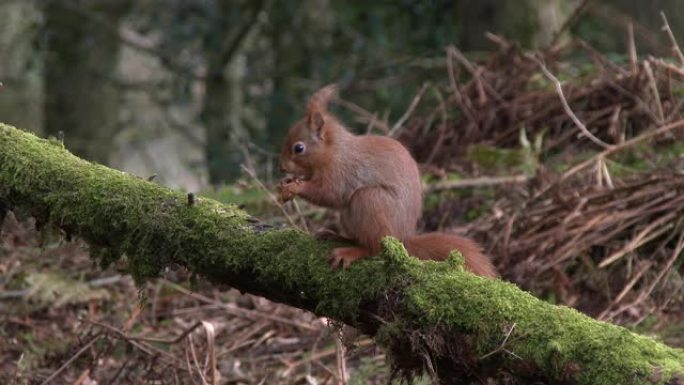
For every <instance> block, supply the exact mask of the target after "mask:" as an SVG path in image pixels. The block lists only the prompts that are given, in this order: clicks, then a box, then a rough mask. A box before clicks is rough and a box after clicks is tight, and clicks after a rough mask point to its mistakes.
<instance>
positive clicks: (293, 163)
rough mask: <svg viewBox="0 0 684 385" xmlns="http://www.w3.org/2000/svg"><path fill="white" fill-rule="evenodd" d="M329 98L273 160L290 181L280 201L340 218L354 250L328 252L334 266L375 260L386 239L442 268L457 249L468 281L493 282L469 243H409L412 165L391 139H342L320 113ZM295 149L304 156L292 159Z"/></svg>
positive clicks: (418, 194)
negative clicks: (296, 200)
mask: <svg viewBox="0 0 684 385" xmlns="http://www.w3.org/2000/svg"><path fill="white" fill-rule="evenodd" d="M335 91H336V88H335V86H328V87H325V88H323V89H321V90H319V91H318V92H316V94H314V95H313V96H312V97H311V99H310V100H309V103H308V106H307V112H306V117H305V119H303V120H302V121H300V122H298V123H297V124H296V125H295V126H294V127H292V128H291V129H290V132H289V133H288V135H287V138H286V140H285V145H284V146H283V149H282V152H281V154H280V167H281V169H282V171H284V172H286V173H288V174H290V176H288V177H286V178H284V179H283V180H282V181H281V182H280V184H279V186H278V189H279V191H280V194H281V198H282V199H283V200H289V199H291V198H293V197H294V196H299V197H301V198H304V199H305V200H307V201H309V202H311V203H313V204H316V205H319V206H324V207H329V208H333V209H337V210H339V211H340V217H341V225H342V230H343V232H344V234H343V235H344V236H346V237H347V238H349V239H352V240H353V241H355V242H356V243H358V244H359V246H361V247H354V248H338V249H335V250H333V253H332V262H333V266H336V265H337V264H339V263H340V262H342V264H343V267H347V266H348V265H349V264H350V263H351V262H353V261H355V260H357V259H359V258H363V257H365V256H368V255H373V254H377V253H378V252H379V251H380V240H381V239H382V238H383V237H385V236H388V235H391V236H394V237H396V238H399V239H400V240H401V241H403V242H404V243H405V244H406V245H407V248H408V250H409V251H410V252H411V253H412V254H413V255H415V256H417V257H419V258H421V259H434V260H444V259H446V258H447V257H448V255H449V253H450V252H451V250H453V249H458V250H459V251H461V253H462V254H463V255H464V257H465V259H466V266H467V267H468V268H470V270H472V271H473V272H474V273H476V274H480V275H483V276H489V277H493V276H495V275H496V274H495V273H494V269H493V267H492V266H491V263H490V262H489V259H488V258H487V257H486V256H484V255H483V254H482V252H481V250H480V248H479V246H477V244H475V243H474V242H473V241H471V240H469V239H466V238H461V237H454V236H449V235H446V234H437V233H430V234H423V235H419V236H415V234H416V225H417V222H418V219H419V217H420V214H421V211H422V201H423V198H422V184H421V181H420V173H419V171H418V166H417V164H416V162H415V160H414V159H413V157H411V154H409V152H408V151H407V150H406V148H404V146H402V145H401V144H400V143H399V142H397V141H396V140H394V139H392V138H389V137H386V136H356V135H353V134H351V133H350V132H348V131H347V130H346V129H345V127H344V126H343V125H342V124H341V123H340V122H338V121H337V119H336V118H335V117H334V116H332V115H331V114H329V113H328V112H327V109H326V106H327V103H328V101H329V99H330V98H332V97H333V95H334V94H335ZM295 144H300V145H303V146H304V147H305V151H304V152H302V153H296V152H295V151H294V146H295ZM409 245H411V246H409Z"/></svg>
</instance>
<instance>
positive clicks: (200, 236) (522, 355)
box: [0, 125, 684, 385]
mask: <svg viewBox="0 0 684 385" xmlns="http://www.w3.org/2000/svg"><path fill="white" fill-rule="evenodd" d="M0 202H4V203H3V204H4V205H7V206H8V207H9V208H10V209H13V210H21V211H25V212H28V213H30V214H31V215H34V216H35V217H36V218H37V219H38V220H39V221H41V222H48V223H50V224H52V225H56V226H59V227H60V228H62V229H63V230H64V231H66V232H68V233H71V234H74V235H78V236H80V237H82V238H83V239H85V240H86V241H87V242H88V243H89V244H90V245H91V250H92V254H93V255H94V256H96V257H98V258H100V260H101V261H103V262H104V263H110V262H112V261H114V260H116V259H117V258H119V257H121V256H122V255H126V258H127V259H128V261H129V264H130V268H131V274H133V275H134V277H135V278H136V279H137V280H138V281H142V280H145V279H148V278H153V277H156V276H157V275H158V274H159V273H160V271H161V269H162V268H163V267H165V266H167V265H170V264H180V265H183V266H186V267H187V268H188V269H190V270H191V271H193V272H196V273H198V274H201V275H203V276H205V277H206V278H208V279H210V280H212V281H214V282H221V283H226V284H228V285H231V286H233V287H235V288H237V289H240V290H242V291H245V292H249V293H254V294H258V295H262V296H264V297H266V298H269V299H271V300H274V301H278V302H282V303H286V304H289V305H292V306H297V307H300V308H302V309H307V310H310V311H313V312H315V313H317V314H319V315H321V316H327V317H330V318H333V319H336V320H339V321H342V322H345V323H348V324H351V325H353V326H355V327H357V328H359V329H361V330H363V331H364V332H366V333H368V334H370V335H373V336H374V337H375V339H376V341H378V343H380V344H381V345H383V346H384V347H385V348H387V349H388V351H389V356H390V358H391V360H392V362H393V364H394V367H395V368H396V369H397V370H399V371H400V372H405V373H407V374H411V373H413V372H415V371H427V372H428V373H431V374H432V375H434V376H435V377H436V378H438V379H439V380H440V382H442V383H469V382H472V381H475V382H479V381H483V382H484V381H485V379H486V378H488V377H492V378H500V379H503V378H506V379H507V380H508V381H512V382H518V383H520V382H527V381H530V380H537V381H541V382H544V383H558V382H564V383H578V384H611V385H612V384H666V383H667V384H681V383H682V376H683V375H684V351H682V350H680V349H674V348H670V347H667V346H665V345H663V344H661V343H659V342H657V341H655V340H653V339H651V338H648V337H644V336H640V335H637V334H634V333H631V332H630V331H628V330H626V329H624V328H621V327H618V326H614V325H610V324H607V323H602V322H598V321H595V320H593V319H591V318H589V317H586V316H584V315H582V314H580V313H579V312H577V311H575V310H573V309H569V308H566V307H562V306H553V305H550V304H548V303H545V302H542V301H540V300H538V299H536V298H534V297H532V296H531V295H529V294H528V293H525V292H523V291H521V290H519V289H518V288H517V287H516V286H514V285H512V284H509V283H506V282H502V281H498V280H497V281H494V280H488V279H484V278H480V277H476V276H474V275H472V274H470V273H468V272H465V271H464V270H463V269H462V268H459V263H458V261H459V258H458V256H457V255H455V256H454V257H453V258H451V259H450V261H448V262H446V263H436V262H420V261H418V260H416V259H414V258H410V257H408V256H407V254H406V250H405V249H404V248H403V246H402V245H401V244H400V243H398V242H397V241H395V240H392V239H386V240H385V241H384V244H383V247H384V249H383V253H382V255H381V256H379V257H375V258H369V259H367V260H364V261H360V262H357V263H355V264H353V265H352V267H351V268H350V269H349V270H346V271H331V269H330V268H329V267H328V265H327V264H326V262H325V256H326V254H327V253H328V252H329V249H330V245H329V244H327V243H324V242H317V241H315V240H313V239H312V238H311V237H310V236H309V235H307V234H305V233H303V232H300V231H297V230H293V229H278V230H264V228H263V226H261V225H259V224H258V223H255V221H254V220H252V219H251V218H250V216H249V215H248V214H247V213H245V212H243V211H241V210H239V209H238V208H237V207H235V206H230V205H222V204H219V203H217V202H215V201H212V200H209V199H201V198H200V199H199V200H197V201H196V202H195V203H194V204H189V203H188V199H187V195H185V194H182V193H179V192H175V191H172V190H169V189H167V188H164V187H161V186H158V185H155V184H153V183H150V182H148V181H146V180H144V179H141V178H138V177H135V176H132V175H129V174H126V173H123V172H120V171H116V170H112V169H109V168H107V167H104V166H101V165H96V164H91V163H88V162H86V161H84V160H81V159H79V158H77V157H75V156H73V155H71V154H70V153H69V152H68V151H66V150H65V149H64V148H63V146H62V144H61V142H59V141H53V140H43V139H39V138H37V137H35V136H34V135H32V134H29V133H26V132H23V131H20V130H17V129H15V128H13V127H10V126H6V125H0Z"/></svg>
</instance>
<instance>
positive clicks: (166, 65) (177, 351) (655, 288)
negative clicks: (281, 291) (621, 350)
mask: <svg viewBox="0 0 684 385" xmlns="http://www.w3.org/2000/svg"><path fill="white" fill-rule="evenodd" d="M661 12H662V13H661ZM664 15H666V19H665V18H664V17H663V16H664ZM668 22H669V23H668ZM665 25H667V28H663V27H664V26H665ZM677 41H679V43H681V44H684V7H682V4H681V0H649V1H643V0H594V1H591V0H590V1H585V0H519V1H503V0H499V1H496V0H477V1H476V0H454V1H446V0H424V1H419V0H398V1H369V2H349V1H337V0H301V1H275V0H244V1H241V0H233V1H218V0H193V1H183V0H163V1H162V0H141V1H130V0H73V1H69V0H52V1H51V0H0V82H2V84H3V85H2V87H1V88H0V121H2V122H4V123H8V124H12V125H15V126H17V127H20V128H23V129H26V130H30V131H33V132H35V133H37V134H39V135H42V136H54V137H56V138H59V139H61V140H63V141H64V144H65V146H66V147H67V148H68V149H70V150H71V151H72V152H74V153H75V154H77V155H78V156H81V157H83V158H85V159H88V160H91V161H95V162H99V163H103V164H106V165H108V166H111V167H114V168H117V169H120V170H124V171H127V172H130V173H133V174H135V175H138V176H141V177H145V178H147V177H152V176H155V175H156V179H155V182H157V183H160V184H163V185H167V186H170V187H173V188H178V189H183V190H186V191H192V192H198V193H201V194H203V195H205V196H209V197H213V198H216V199H219V200H222V201H225V202H235V203H239V204H242V205H244V206H245V207H246V209H247V210H248V211H250V212H251V213H254V214H257V215H259V216H260V217H261V218H262V219H263V220H265V221H267V222H269V221H271V222H272V223H288V221H289V222H290V223H291V224H296V225H299V226H302V227H303V228H305V229H313V228H315V227H317V226H320V225H322V224H323V223H326V222H328V221H332V220H334V218H333V216H331V215H329V214H327V213H326V212H325V211H324V210H320V209H317V208H315V207H312V206H308V205H305V204H302V203H301V202H300V206H301V207H299V206H297V207H289V206H288V207H286V208H283V210H281V209H280V208H278V207H277V205H276V204H274V203H273V201H272V200H271V198H270V196H269V194H268V192H267V190H268V189H271V190H272V187H273V182H274V181H275V180H277V178H278V177H279V175H278V167H277V154H278V152H279V148H280V145H281V141H282V138H283V137H284V135H285V133H286V132H287V130H288V129H289V127H290V126H291V125H292V124H293V123H294V122H295V121H296V120H298V119H299V118H300V117H301V116H302V113H303V110H304V106H305V102H306V99H307V97H308V96H309V95H310V94H311V93H312V92H313V91H315V90H316V89H318V88H320V87H321V86H323V85H326V84H328V83H332V82H337V83H339V84H340V85H341V88H342V92H341V98H340V100H338V101H337V102H336V103H335V105H334V106H333V109H334V111H336V113H338V114H339V115H340V117H342V119H343V120H344V121H345V122H346V123H347V124H348V127H350V128H351V129H352V130H354V131H356V132H358V133H364V132H372V133H376V134H390V135H393V136H395V137H397V138H399V139H400V140H402V141H403V142H404V143H405V144H406V145H407V147H409V149H410V150H411V151H412V152H413V154H414V155H415V156H416V158H417V159H418V161H419V163H420V165H421V168H422V171H423V174H424V179H425V183H426V186H427V193H426V198H425V215H424V220H423V223H422V224H421V226H422V227H423V228H424V229H429V230H434V229H447V230H449V231H455V232H467V233H468V234H470V235H471V236H474V237H476V238H477V239H478V240H480V241H481V242H482V243H483V244H484V245H485V247H486V248H487V249H488V252H489V253H490V254H491V255H492V256H493V257H494V259H495V261H496V264H497V266H498V267H499V269H500V270H501V272H502V275H503V277H504V278H505V279H508V280H511V281H513V282H515V283H517V284H519V285H520V286H521V287H523V288H524V289H526V290H529V291H531V292H533V293H534V294H535V295H537V296H539V297H541V298H544V299H546V300H548V301H551V302H555V303H561V304H566V305H570V306H574V307H577V308H578V309H580V310H581V311H584V312H586V313H588V314H590V315H591V316H594V317H597V318H600V319H603V320H609V321H613V322H616V323H620V324H623V325H626V326H630V327H633V328H635V329H636V330H639V331H642V332H644V333H650V334H653V335H658V336H659V338H663V339H664V340H665V341H666V342H668V343H669V344H671V345H675V346H684V330H682V327H681V325H684V323H682V322H681V321H682V318H684V317H682V314H683V310H684V306H682V305H683V303H684V301H683V300H682V297H683V295H684V293H682V288H683V287H684V280H682V279H681V274H680V272H681V270H682V261H683V259H682V258H681V252H682V249H683V248H684V238H683V237H682V234H684V233H683V232H682V231H683V223H682V219H681V218H684V216H683V214H684V213H683V212H682V211H684V209H682V207H684V202H682V199H681V198H682V193H683V192H684V180H683V178H682V170H684V164H683V163H684V162H683V159H684V135H682V131H681V130H679V131H678V130H669V129H667V127H668V125H670V124H673V123H676V122H678V121H680V120H681V119H682V116H681V114H682V105H683V101H684V99H683V98H682V97H683V96H684V87H682V81H683V80H684V57H682V56H681V52H679V53H677V51H676V49H673V48H676V42H677ZM545 70H546V71H548V72H544V71H545ZM554 74H555V76H556V77H557V78H558V79H560V81H561V82H562V83H563V90H564V93H565V94H564V97H565V98H567V101H568V103H569V107H570V108H571V110H572V111H574V114H576V116H577V117H578V118H579V119H580V120H581V121H583V122H584V124H586V128H584V130H580V129H578V128H577V125H576V124H575V123H574V122H573V120H572V116H571V114H569V113H568V111H567V109H566V108H565V107H564V106H563V104H562V102H561V99H560V98H559V95H558V94H557V90H556V89H555V88H554V85H555V83H554V78H553V76H554ZM663 127H665V128H666V129H665V130H663V131H658V132H663V133H664V136H658V137H657V138H656V135H655V133H656V130H659V129H661V128H663ZM585 130H588V131H589V132H590V133H589V134H587V133H586V132H584V131H585ZM656 139H657V140H656ZM612 155H614V156H612ZM609 156H612V157H611V158H610V159H608V157H609ZM245 170H247V172H246V173H245ZM105 220H106V219H105ZM58 235H59V234H57V235H55V234H47V235H46V234H45V233H44V232H41V233H38V232H36V231H35V230H34V229H33V227H32V224H31V223H30V221H28V220H26V219H20V220H14V219H13V218H9V219H7V220H6V221H5V224H4V232H3V238H2V248H0V272H1V273H2V278H0V321H1V322H0V373H2V374H0V380H2V379H6V380H7V381H10V382H7V381H0V382H3V383H41V382H42V381H43V380H45V379H47V378H49V377H50V376H54V378H56V379H59V380H55V383H79V384H85V383H92V382H87V381H98V382H97V383H103V384H104V383H117V381H121V383H144V382H145V381H156V380H159V381H162V382H164V383H175V382H174V381H180V382H179V383H190V382H188V381H196V383H202V381H206V378H204V377H203V376H204V375H205V374H206V363H205V362H204V358H202V357H203V356H202V357H200V358H197V357H194V356H193V358H194V361H193V359H192V358H191V359H188V358H187V357H189V356H188V354H189V353H188V352H189V351H192V354H193V355H194V354H195V352H197V355H203V354H206V346H207V344H214V343H215V344H216V346H217V349H218V351H219V352H218V353H216V354H218V355H219V357H220V358H219V365H220V370H219V371H220V373H221V378H222V380H221V383H231V384H238V383H249V384H252V383H254V384H261V383H292V384H295V383H296V384H322V383H340V381H342V379H344V378H345V377H348V378H349V381H350V383H356V384H367V383H369V384H370V383H385V381H386V379H387V376H388V371H387V368H386V367H385V366H384V361H383V359H382V352H380V351H379V350H378V349H377V348H376V347H374V346H373V345H372V343H371V342H370V340H364V339H363V338H362V337H359V339H358V340H357V341H356V347H355V348H354V349H351V350H350V352H349V353H348V354H347V355H346V356H345V355H344V354H341V353H340V352H341V351H342V347H341V346H340V343H339V342H335V341H336V339H335V334H336V332H335V329H334V328H332V329H331V328H329V327H327V326H326V321H325V320H321V319H316V318H315V317H314V316H312V315H310V314H304V313H303V312H300V311H298V310H296V309H291V308H287V307H284V306H281V305H277V304H273V303H270V302H268V301H265V300H263V299H260V298H255V297H251V296H242V295H239V294H238V293H235V292H232V291H218V290H216V289H213V288H209V287H201V284H200V287H198V288H195V289H194V290H195V291H194V292H193V293H190V292H189V291H188V289H187V286H188V285H189V284H188V279H187V277H184V276H183V275H182V274H179V273H173V274H171V276H170V277H168V278H167V279H165V280H161V281H160V282H158V283H157V284H155V285H148V286H149V287H145V288H135V286H134V285H133V283H132V282H131V280H130V279H129V278H128V277H126V276H124V275H119V274H117V273H116V271H114V270H109V271H105V272H102V271H99V270H98V269H97V268H94V267H93V266H91V264H90V262H89V259H88V252H87V250H86V249H85V247H84V246H83V245H81V244H80V243H79V242H77V241H76V242H73V241H66V240H64V239H62V238H61V237H59V236H58ZM46 256H48V257H49V259H50V260H47V259H46ZM103 287H106V288H107V290H104V289H103ZM136 293H137V295H141V296H143V297H146V298H147V300H146V301H140V302H139V303H137V302H136V301H130V297H131V296H135V295H136ZM143 303H146V304H145V305H143ZM198 320H206V321H210V322H212V323H214V325H217V326H216V328H217V329H216V331H215V335H214V337H213V338H215V341H214V340H211V342H208V341H209V339H208V337H205V336H204V334H201V335H200V334H198V335H197V336H195V337H194V338H195V344H194V345H193V343H192V341H190V342H188V340H187V339H182V341H181V340H179V341H176V342H173V343H172V342H169V341H175V340H174V339H175V337H177V336H179V335H180V336H183V333H184V331H188V330H190V331H193V333H195V332H198V331H199V329H201V327H199V326H198V325H196V324H195V322H196V321H198ZM193 325H194V326H193ZM200 326H201V325H200ZM188 333H189V332H188ZM193 333H189V335H192V334H193ZM207 333H208V332H207ZM132 335H136V336H138V337H140V336H144V337H155V338H158V339H164V340H165V341H167V342H166V343H165V344H164V343H160V342H159V341H144V340H136V339H132V337H131V336H132ZM96 336H98V337H97V338H98V339H97V344H95V342H94V341H95V337H96ZM100 336H106V337H107V338H106V339H105V338H100ZM88 344H91V345H88ZM159 344H161V345H163V347H159ZM84 347H86V348H88V349H89V350H87V353H85V354H82V353H83V352H81V353H78V352H80V351H81V349H83V348H84ZM76 353H78V355H77V354H76ZM70 357H76V358H75V360H74V361H73V362H71V363H70V365H68V366H67V367H62V366H63V364H64V363H65V362H66V361H67V360H69V358H70ZM186 363H188V365H186ZM190 363H192V364H190ZM3 376H5V377H3ZM140 376H142V377H140ZM145 376H146V377H145ZM12 381H13V382H12ZM78 381H81V382H78ZM204 383H206V382H204Z"/></svg>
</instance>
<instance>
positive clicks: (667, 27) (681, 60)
mask: <svg viewBox="0 0 684 385" xmlns="http://www.w3.org/2000/svg"><path fill="white" fill-rule="evenodd" d="M660 17H661V18H662V19H663V28H662V29H663V31H665V32H667V36H668V37H669V38H670V42H671V43H672V52H673V53H674V54H675V56H676V57H677V59H679V63H680V65H682V66H684V54H682V50H681V49H680V48H679V44H677V39H675V36H674V33H672V29H671V28H670V24H669V23H668V22H667V16H665V12H663V11H660Z"/></svg>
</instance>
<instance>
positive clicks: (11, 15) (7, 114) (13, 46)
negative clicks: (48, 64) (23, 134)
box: [0, 1, 43, 132]
mask: <svg viewBox="0 0 684 385" xmlns="http://www.w3.org/2000/svg"><path fill="white" fill-rule="evenodd" d="M40 16H41V15H40V11H39V10H38V9H37V7H36V6H35V4H33V2H29V1H12V2H4V3H1V4H0V60H1V62H2V64H1V65H0V81H2V83H3V86H2V87H0V119H1V120H2V121H5V122H8V123H12V124H15V125H17V126H22V127H26V128H29V129H31V130H33V131H34V132H42V129H43V111H42V110H43V80H42V69H43V65H42V59H43V56H42V55H41V54H40V52H39V51H38V49H37V48H36V47H35V39H36V35H37V31H36V28H35V25H36V24H37V23H39V20H40Z"/></svg>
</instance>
